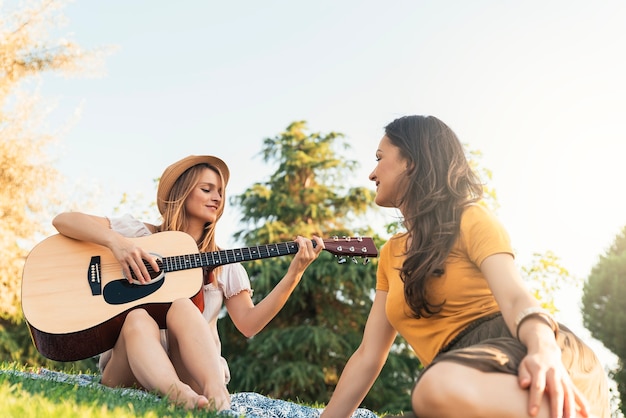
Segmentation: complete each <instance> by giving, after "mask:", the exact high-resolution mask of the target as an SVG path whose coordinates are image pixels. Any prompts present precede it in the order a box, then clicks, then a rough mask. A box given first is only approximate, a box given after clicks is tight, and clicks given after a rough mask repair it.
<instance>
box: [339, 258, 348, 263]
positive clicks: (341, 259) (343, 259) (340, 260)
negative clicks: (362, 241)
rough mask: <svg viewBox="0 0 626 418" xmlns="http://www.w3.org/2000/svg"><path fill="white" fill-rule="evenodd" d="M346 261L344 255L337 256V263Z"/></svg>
mask: <svg viewBox="0 0 626 418" xmlns="http://www.w3.org/2000/svg"><path fill="white" fill-rule="evenodd" d="M346 261H347V260H346V258H345V257H339V258H338V259H337V263H338V264H344V263H345V262H346Z"/></svg>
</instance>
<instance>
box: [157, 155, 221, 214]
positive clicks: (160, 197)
mask: <svg viewBox="0 0 626 418" xmlns="http://www.w3.org/2000/svg"><path fill="white" fill-rule="evenodd" d="M198 164H208V165H210V166H212V167H215V168H217V169H218V170H219V172H220V173H222V177H223V178H224V184H223V185H222V188H226V184H228V178H229V177H230V171H229V170H228V166H227V165H226V163H225V162H224V161H222V160H220V159H219V158H217V157H214V156H212V155H190V156H188V157H185V158H183V159H182V160H180V161H177V162H175V163H174V164H172V165H170V166H169V167H167V168H166V169H165V171H164V172H163V174H162V175H161V179H160V180H159V187H158V189H157V206H158V208H159V212H161V215H162V214H163V213H164V212H165V202H167V200H168V197H169V195H170V191H171V190H172V187H173V186H174V183H175V182H176V180H178V178H179V177H180V176H181V175H182V174H183V173H184V172H185V171H187V170H188V169H189V168H191V167H193V166H194V165H198Z"/></svg>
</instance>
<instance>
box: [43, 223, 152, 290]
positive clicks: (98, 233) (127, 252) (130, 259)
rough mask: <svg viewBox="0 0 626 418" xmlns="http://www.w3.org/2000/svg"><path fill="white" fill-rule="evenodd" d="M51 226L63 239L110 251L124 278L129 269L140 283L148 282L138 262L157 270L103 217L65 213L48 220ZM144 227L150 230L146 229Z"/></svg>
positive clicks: (140, 249)
mask: <svg viewBox="0 0 626 418" xmlns="http://www.w3.org/2000/svg"><path fill="white" fill-rule="evenodd" d="M52 225H53V226H54V227H55V228H56V229H57V231H59V233H60V234H62V235H65V236H66V237H70V238H74V239H77V240H80V241H87V242H93V243H94V244H98V245H102V246H104V247H107V248H108V249H110V250H111V252H112V253H113V256H114V257H115V259H116V260H117V261H118V262H119V263H120V266H121V267H122V270H123V271H124V274H125V275H126V277H127V278H130V277H131V274H130V270H131V269H132V270H133V272H135V275H136V276H137V278H138V279H139V281H140V282H142V283H145V282H148V281H150V273H148V270H147V269H146V266H145V265H144V263H143V261H142V260H147V261H149V262H150V265H151V266H152V268H153V269H154V270H155V271H159V266H158V264H157V263H156V261H155V260H154V257H153V256H151V255H150V254H148V253H147V252H146V251H144V250H143V249H142V248H139V247H137V246H136V245H135V243H134V241H133V240H131V239H128V238H126V237H124V236H122V235H121V234H119V233H117V232H115V231H114V230H112V229H111V225H110V223H109V220H108V219H107V218H103V217H101V216H93V215H88V214H85V213H80V212H65V213H61V214H59V215H57V216H56V217H55V218H54V219H53V220H52ZM148 228H149V229H150V226H148Z"/></svg>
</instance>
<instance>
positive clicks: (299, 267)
mask: <svg viewBox="0 0 626 418" xmlns="http://www.w3.org/2000/svg"><path fill="white" fill-rule="evenodd" d="M314 240H315V242H316V244H317V246H316V247H315V248H313V244H312V242H311V240H308V239H305V238H303V237H297V238H296V243H297V244H298V252H297V253H296V255H295V257H294V258H293V260H291V264H289V268H288V269H287V273H286V274H285V276H284V277H283V278H282V279H281V281H280V282H278V284H277V285H276V286H275V287H274V289H272V291H271V292H270V293H269V294H268V295H267V296H266V297H265V298H264V299H263V300H262V301H260V302H259V303H258V304H256V305H254V303H253V302H252V298H251V297H250V293H249V292H241V293H239V294H238V295H235V296H233V297H231V298H229V299H227V300H226V302H225V304H226V309H227V310H228V314H229V315H230V317H231V319H232V320H233V323H234V324H235V326H236V327H237V329H239V330H240V331H241V333H242V334H244V335H245V336H246V337H248V338H249V337H252V336H253V335H255V334H257V333H258V332H259V331H261V330H262V329H263V328H264V327H265V326H266V325H267V324H268V323H269V322H270V321H271V320H272V319H273V318H274V317H275V316H276V314H278V312H279V311H280V310H281V309H282V307H283V306H285V303H287V299H289V296H291V293H292V292H293V291H294V289H295V288H296V286H297V285H298V283H299V282H300V279H302V275H303V274H304V271H305V270H306V268H307V267H308V266H309V265H310V264H311V263H312V262H313V261H314V260H315V259H316V258H317V257H318V256H319V254H320V252H321V251H322V249H324V242H323V241H322V239H321V238H319V237H314Z"/></svg>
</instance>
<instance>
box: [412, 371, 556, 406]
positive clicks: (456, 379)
mask: <svg viewBox="0 0 626 418" xmlns="http://www.w3.org/2000/svg"><path fill="white" fill-rule="evenodd" d="M412 405H413V410H414V411H415V414H416V415H417V416H418V417H420V418H429V417H436V418H446V417H464V418H471V417H481V418H488V417H495V418H520V417H530V415H528V392H527V391H526V390H522V389H520V387H519V385H518V383H517V376H514V375H510V374H504V373H485V372H481V371H480V370H476V369H473V368H471V367H467V366H463V365H460V364H456V363H453V362H445V361H442V362H440V363H437V364H435V365H434V366H433V367H432V368H431V369H429V370H428V372H426V373H424V375H423V376H422V377H421V378H420V380H419V382H418V383H417V386H416V387H415V390H414V391H413V395H412ZM549 415H550V410H549V407H548V401H547V398H544V401H543V402H542V405H541V408H540V409H539V413H538V414H537V415H536V418H548V417H549Z"/></svg>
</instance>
